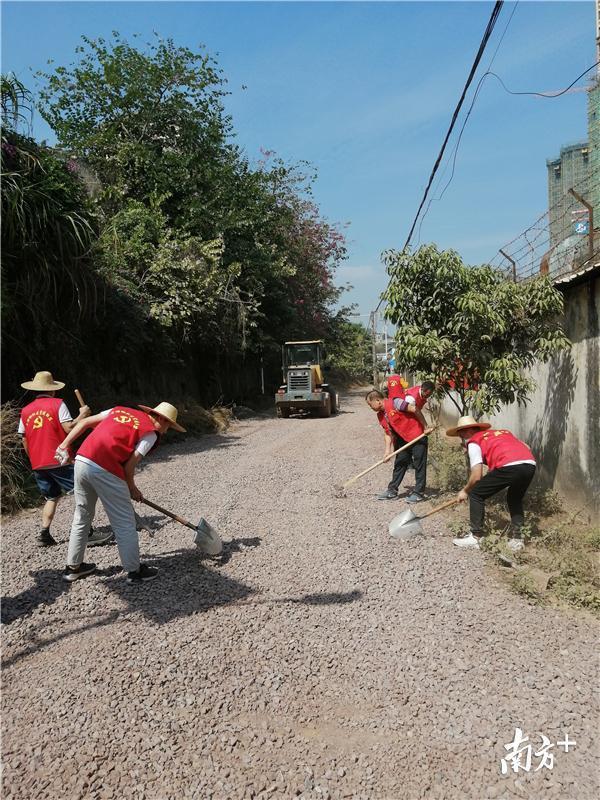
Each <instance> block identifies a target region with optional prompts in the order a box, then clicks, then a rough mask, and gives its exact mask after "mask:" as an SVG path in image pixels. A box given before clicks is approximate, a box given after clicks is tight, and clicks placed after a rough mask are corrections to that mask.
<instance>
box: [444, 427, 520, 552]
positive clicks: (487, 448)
mask: <svg viewBox="0 0 600 800" xmlns="http://www.w3.org/2000/svg"><path fill="white" fill-rule="evenodd" d="M446 434H447V435H448V436H460V438H461V439H462V441H463V445H464V447H466V449H467V452H468V455H469V463H470V466H471V473H470V475H469V480H468V481H467V483H466V485H465V486H464V487H463V488H462V489H461V490H460V492H459V493H458V500H459V502H465V501H466V500H467V499H468V500H469V511H470V519H471V532H470V533H469V535H468V536H465V537H463V538H462V539H454V544H455V545H457V546H458V547H471V548H478V547H479V540H480V539H481V537H482V536H483V520H484V517H485V501H486V499H487V498H488V497H492V496H493V495H495V494H497V493H498V492H500V491H502V489H508V492H507V494H506V502H507V505H508V510H509V513H510V520H511V523H512V534H511V537H510V538H509V540H508V546H509V547H510V549H511V550H514V551H517V550H521V549H522V548H523V541H522V539H521V528H522V527H523V522H524V514H523V498H524V497H525V493H526V492H527V489H528V488H529V484H530V483H531V481H532V479H533V476H534V475H535V468H536V463H535V458H534V457H533V453H532V452H531V450H530V449H529V447H527V445H526V444H525V443H524V442H522V441H521V440H520V439H517V437H516V436H513V434H512V433H511V432H510V431H507V430H494V429H492V427H491V425H490V423H489V422H477V421H476V420H475V419H473V417H461V418H460V419H459V420H458V424H457V425H456V426H455V427H454V428H448V430H447V431H446ZM484 464H485V465H487V468H488V473H487V475H485V476H483V465H484Z"/></svg>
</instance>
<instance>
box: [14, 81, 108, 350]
mask: <svg viewBox="0 0 600 800" xmlns="http://www.w3.org/2000/svg"><path fill="white" fill-rule="evenodd" d="M0 88H1V113H2V122H3V128H2V189H1V206H2V311H3V320H2V323H3V332H4V337H5V341H7V340H8V342H10V343H11V344H12V345H16V346H20V347H22V346H23V343H24V342H29V341H31V336H32V334H33V332H34V331H35V330H36V329H37V330H39V329H41V328H43V326H44V323H45V322H46V321H50V320H52V319H56V317H57V312H58V315H59V316H62V317H63V318H64V317H65V316H72V312H73V309H75V310H76V314H77V315H80V314H82V313H84V312H85V311H87V310H89V309H90V306H92V307H93V306H94V304H95V285H96V282H95V280H94V277H93V274H92V272H91V271H90V270H89V269H88V254H89V251H90V248H91V246H92V244H93V242H94V240H95V231H94V224H93V217H92V215H91V213H90V211H89V210H88V208H87V198H86V195H85V190H84V188H83V186H82V184H81V182H80V181H79V180H78V178H77V176H76V175H74V174H73V171H74V169H75V165H74V164H73V162H69V161H66V160H65V159H64V158H60V157H58V156H57V154H55V153H54V152H53V151H51V150H50V149H49V148H46V147H43V146H40V145H38V144H36V143H35V142H34V141H33V139H31V138H29V136H27V135H26V134H25V133H24V132H22V129H23V127H24V125H25V124H26V123H27V119H28V115H29V116H30V113H31V108H32V104H31V95H30V93H29V92H28V91H27V89H26V88H25V87H24V86H23V84H22V83H21V82H20V81H19V80H17V79H16V78H15V77H14V76H13V75H8V76H2V78H1V87H0ZM8 342H7V343H8Z"/></svg>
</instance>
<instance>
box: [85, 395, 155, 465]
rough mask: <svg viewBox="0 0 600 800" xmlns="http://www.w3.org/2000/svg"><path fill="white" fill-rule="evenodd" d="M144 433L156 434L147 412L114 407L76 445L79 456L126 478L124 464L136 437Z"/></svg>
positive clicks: (137, 438)
mask: <svg viewBox="0 0 600 800" xmlns="http://www.w3.org/2000/svg"><path fill="white" fill-rule="evenodd" d="M147 433H156V428H155V427H154V425H153V423H152V420H151V419H150V417H149V416H148V414H145V413H144V412H143V411H139V410H137V409H133V408H125V407H123V406H116V407H115V408H112V409H111V410H110V413H109V415H108V417H107V418H106V419H103V420H102V422H101V423H100V424H99V425H98V426H97V427H95V428H94V430H93V431H92V432H91V433H90V435H89V436H88V438H87V439H86V440H85V442H84V443H83V444H82V445H81V447H80V448H79V451H78V455H80V456H84V457H85V458H89V460H90V461H93V462H94V464H98V466H99V467H102V468H103V469H105V470H107V471H108V472H112V474H113V475H116V476H117V478H121V480H125V470H124V469H123V466H124V464H125V462H126V461H128V460H129V458H130V456H131V454H132V453H133V451H134V450H135V448H136V446H137V443H138V442H139V440H140V439H141V438H142V436H145V435H146V434H147Z"/></svg>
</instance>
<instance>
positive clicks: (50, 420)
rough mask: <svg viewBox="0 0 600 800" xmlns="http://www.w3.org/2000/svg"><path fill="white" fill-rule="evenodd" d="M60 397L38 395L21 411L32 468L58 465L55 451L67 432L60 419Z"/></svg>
mask: <svg viewBox="0 0 600 800" xmlns="http://www.w3.org/2000/svg"><path fill="white" fill-rule="evenodd" d="M62 402H63V401H62V400H61V399H60V397H38V398H37V399H36V400H34V401H33V402H32V403H29V405H28V406H25V408H24V409H23V410H22V411H21V421H22V423H23V425H24V426H25V439H26V440H27V448H28V450H29V460H30V462H31V468H32V469H40V468H42V467H58V462H57V461H55V460H54V453H55V452H56V448H57V447H58V445H59V444H60V443H61V442H62V441H63V440H64V439H65V437H66V435H67V434H66V433H65V432H64V430H63V427H62V425H61V424H60V422H59V419H58V409H59V408H60V406H61V403H62Z"/></svg>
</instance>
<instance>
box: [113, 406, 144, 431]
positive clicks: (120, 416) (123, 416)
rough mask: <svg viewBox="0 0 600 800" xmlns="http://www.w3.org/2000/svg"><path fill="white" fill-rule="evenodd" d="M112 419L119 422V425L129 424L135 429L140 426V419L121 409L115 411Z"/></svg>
mask: <svg viewBox="0 0 600 800" xmlns="http://www.w3.org/2000/svg"><path fill="white" fill-rule="evenodd" d="M113 420H114V421H115V422H120V423H121V425H129V426H130V427H132V428H133V429H134V430H136V431H137V429H138V428H139V427H140V421H139V419H138V418H137V417H134V416H133V414H128V413H127V412H126V411H121V409H119V410H118V411H117V412H116V414H115V416H114V417H113Z"/></svg>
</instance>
